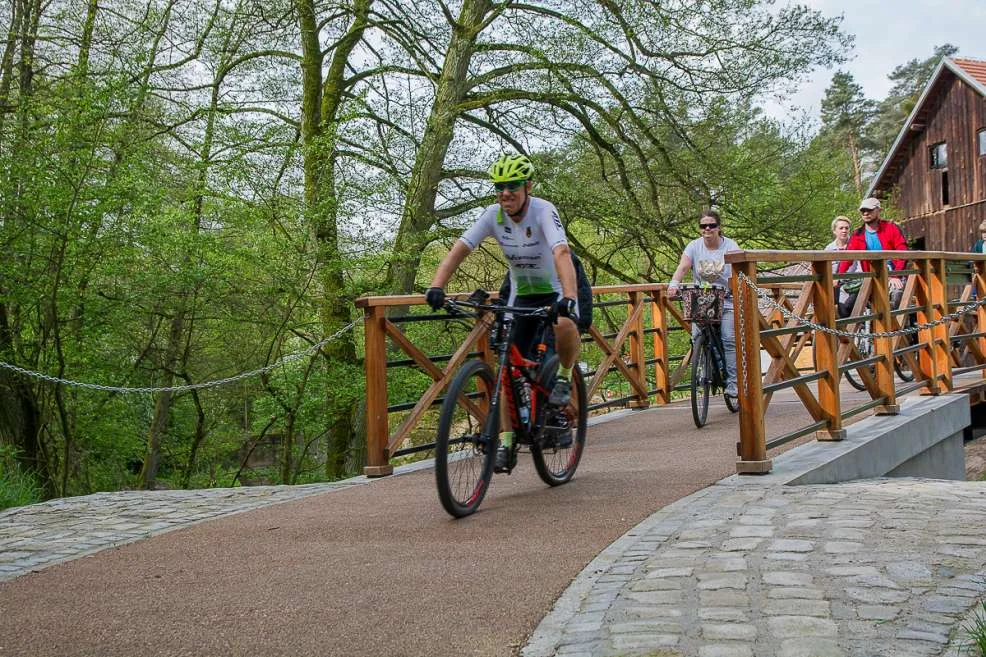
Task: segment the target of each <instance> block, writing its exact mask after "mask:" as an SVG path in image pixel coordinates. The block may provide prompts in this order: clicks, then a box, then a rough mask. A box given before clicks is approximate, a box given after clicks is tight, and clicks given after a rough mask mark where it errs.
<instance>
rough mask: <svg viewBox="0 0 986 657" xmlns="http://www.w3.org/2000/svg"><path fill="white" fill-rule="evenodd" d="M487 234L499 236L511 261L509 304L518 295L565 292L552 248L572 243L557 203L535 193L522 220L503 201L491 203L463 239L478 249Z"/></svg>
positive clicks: (501, 244)
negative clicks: (504, 209) (512, 215)
mask: <svg viewBox="0 0 986 657" xmlns="http://www.w3.org/2000/svg"><path fill="white" fill-rule="evenodd" d="M487 237H493V238H494V239H496V241H497V243H499V245H500V248H501V249H503V255H504V256H506V258H507V262H508V263H509V265H510V298H509V299H508V300H507V303H508V304H512V303H513V302H514V299H515V298H517V297H518V296H532V295H542V294H551V293H552V292H554V293H555V294H558V295H561V291H562V290H561V281H560V280H559V278H558V272H557V271H555V258H554V255H553V254H552V252H553V251H554V248H555V247H556V246H558V245H559V244H568V239H567V238H566V237H565V229H564V228H562V225H561V219H560V218H559V217H558V210H557V209H556V208H555V206H554V205H552V204H551V203H549V202H548V201H545V200H544V199H541V198H535V197H533V196H532V197H531V199H530V203H528V205H527V213H526V214H525V215H524V218H523V219H522V220H521V221H520V222H519V223H517V222H515V221H514V220H513V219H511V218H510V217H509V216H507V214H506V213H505V212H502V211H501V210H500V206H499V204H495V205H491V206H489V207H488V208H486V209H485V210H484V211H483V214H482V215H480V217H479V219H477V220H476V223H474V224H473V225H472V226H471V227H470V228H469V229H468V230H467V231H466V232H465V233H463V235H462V237H460V238H459V239H461V240H462V242H463V243H464V244H465V245H466V246H468V247H469V248H470V250H474V249H475V248H476V247H477V246H479V243H480V242H482V241H483V240H484V239H486V238H487Z"/></svg>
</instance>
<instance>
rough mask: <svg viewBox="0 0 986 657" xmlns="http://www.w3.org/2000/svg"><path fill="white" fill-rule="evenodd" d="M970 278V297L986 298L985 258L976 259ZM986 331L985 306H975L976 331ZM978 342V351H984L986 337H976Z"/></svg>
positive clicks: (985, 350) (984, 371)
mask: <svg viewBox="0 0 986 657" xmlns="http://www.w3.org/2000/svg"><path fill="white" fill-rule="evenodd" d="M973 266H974V267H975V270H974V273H973V279H972V298H973V299H975V300H977V301H978V300H980V299H983V298H986V260H976V262H975V263H974V264H973ZM984 331H986V306H979V307H978V308H976V327H975V332H976V333H982V332H984ZM976 340H977V341H978V342H979V351H980V353H986V337H980V338H976ZM983 378H986V370H983Z"/></svg>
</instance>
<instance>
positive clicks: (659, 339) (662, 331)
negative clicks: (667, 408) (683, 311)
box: [651, 287, 671, 404]
mask: <svg viewBox="0 0 986 657" xmlns="http://www.w3.org/2000/svg"><path fill="white" fill-rule="evenodd" d="M652 294H653V296H654V303H653V304H652V305H651V323H652V324H653V326H654V361H655V362H654V383H655V386H654V387H655V388H657V394H656V396H655V397H654V403H656V404H670V403H671V364H670V363H669V362H668V354H670V353H671V352H670V350H669V349H668V313H667V310H666V306H667V303H668V297H667V295H666V294H665V293H664V288H663V287H662V288H660V289H656V290H654V291H653V292H652Z"/></svg>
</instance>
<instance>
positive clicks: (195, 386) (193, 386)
mask: <svg viewBox="0 0 986 657" xmlns="http://www.w3.org/2000/svg"><path fill="white" fill-rule="evenodd" d="M361 321H362V318H358V319H354V320H353V321H351V322H350V323H349V324H347V325H346V326H343V327H342V328H341V329H339V330H338V331H336V332H335V333H333V334H332V335H330V336H329V337H327V338H324V339H323V340H321V341H319V342H318V343H317V344H313V345H312V346H310V347H308V348H307V349H305V350H304V351H299V352H297V353H294V354H289V355H287V356H284V357H283V358H281V359H279V360H278V361H277V362H275V363H273V364H272V365H268V366H267V367H261V368H258V369H255V370H250V371H249V372H243V373H242V374H237V375H235V376H229V377H226V378H225V379H217V380H215V381H207V382H205V383H190V384H187V385H183V386H167V387H161V388H121V387H118V386H104V385H100V384H98V383H83V382H81V381H70V380H68V379H60V378H58V377H57V376H50V375H48V374H42V373H40V372H32V371H31V370H26V369H24V368H23V367H18V366H17V365H11V364H10V363H5V362H3V361H0V369H6V370H10V371H11V372H16V373H18V374H22V375H24V376H28V377H31V378H34V379H40V380H41V381H47V382H48V383H58V384H61V385H66V386H72V387H75V388H86V389H88V390H101V391H104V392H119V393H156V392H185V391H186V390H201V389H203V388H215V387H218V386H222V385H226V384H227V383H234V382H236V381H240V380H242V379H248V378H250V377H253V376H259V375H261V374H266V373H268V372H270V371H272V370H275V369H277V368H278V367H281V366H282V365H285V364H287V363H290V362H292V361H296V360H298V359H300V358H304V357H305V356H308V355H309V354H313V353H315V352H316V351H318V350H319V349H321V348H322V347H324V346H325V345H327V344H328V343H330V342H332V341H333V340H335V339H337V338H339V337H340V336H342V334H343V333H345V332H346V331H348V330H350V329H351V328H353V327H354V326H356V324H358V323H359V322H361Z"/></svg>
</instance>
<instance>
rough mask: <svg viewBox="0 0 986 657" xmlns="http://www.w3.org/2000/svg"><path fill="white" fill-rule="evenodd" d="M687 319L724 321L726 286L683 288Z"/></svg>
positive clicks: (682, 298)
mask: <svg viewBox="0 0 986 657" xmlns="http://www.w3.org/2000/svg"><path fill="white" fill-rule="evenodd" d="M681 300H682V303H683V304H684V309H685V319H687V320H689V321H699V322H719V321H722V306H723V303H724V302H725V301H726V288H724V287H705V288H703V287H698V286H693V287H686V288H682V290H681Z"/></svg>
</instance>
